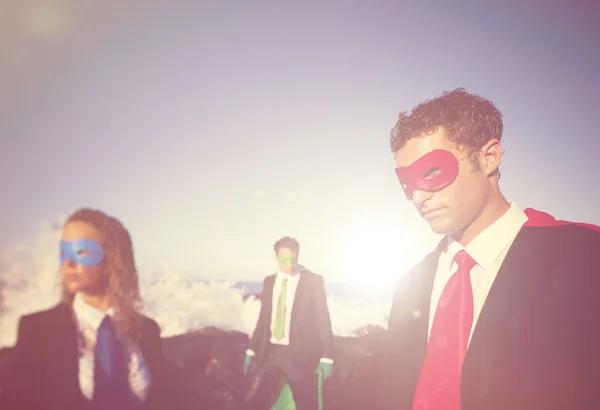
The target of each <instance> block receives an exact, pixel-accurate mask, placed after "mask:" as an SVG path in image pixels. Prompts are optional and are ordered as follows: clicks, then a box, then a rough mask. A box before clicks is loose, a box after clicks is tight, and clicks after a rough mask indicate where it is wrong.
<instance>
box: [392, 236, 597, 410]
mask: <svg viewBox="0 0 600 410" xmlns="http://www.w3.org/2000/svg"><path fill="white" fill-rule="evenodd" d="M441 250H442V247H441V246H440V247H438V249H437V250H436V251H435V252H433V253H432V254H430V255H428V256H427V257H426V258H425V259H424V261H423V262H422V263H421V264H419V265H417V266H416V267H415V268H414V269H413V270H412V271H411V272H409V273H408V274H407V275H406V276H404V277H403V278H402V279H401V281H400V283H399V284H398V287H397V289H396V293H395V297H394V302H393V306H392V310H391V314H390V318H389V332H388V335H389V336H390V339H389V346H388V354H389V355H388V360H387V364H388V366H387V368H386V371H385V375H384V380H383V381H384V386H385V388H384V391H385V403H386V405H385V409H386V410H392V409H393V410H410V409H411V405H412V400H413V397H414V393H415V387H416V385H417V380H418V377H419V374H420V371H421V366H422V364H423V359H424V356H425V350H426V347H427V329H428V320H429V304H430V297H431V291H432V286H433V278H434V275H435V271H436V268H437V260H438V256H439V253H440V252H441ZM461 402H462V406H461V410H509V409H510V410H567V409H569V410H579V409H581V410H588V409H600V232H596V231H593V230H591V229H588V228H582V227H578V226H574V225H567V226H560V227H524V228H522V229H521V231H520V232H519V234H518V235H517V237H516V239H515V241H514V242H513V245H512V246H511V248H510V250H509V251H508V254H507V256H506V259H505V260H504V262H503V264H502V267H501V269H500V271H499V272H498V276H497V277H496V280H495V282H494V284H493V286H492V288H491V290H490V293H489V294H488V297H487V299H486V302H485V305H484V307H483V310H482V312H481V315H480V317H479V320H478V323H477V325H476V328H475V330H474V333H473V337H472V339H471V343H470V346H469V349H468V351H467V355H466V358H465V362H464V364H463V373H462V385H461Z"/></svg>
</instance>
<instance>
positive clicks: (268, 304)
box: [250, 270, 334, 373]
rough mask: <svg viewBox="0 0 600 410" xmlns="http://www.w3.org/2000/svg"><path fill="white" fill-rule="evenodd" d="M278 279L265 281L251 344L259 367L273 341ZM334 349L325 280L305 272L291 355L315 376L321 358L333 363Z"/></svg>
mask: <svg viewBox="0 0 600 410" xmlns="http://www.w3.org/2000/svg"><path fill="white" fill-rule="evenodd" d="M275 276H276V275H271V276H267V277H266V278H265V280H264V283H263V291H262V294H261V307H260V313H259V316H258V322H257V324H256V329H255V330H254V334H253V336H252V339H251V340H250V348H251V349H252V350H253V351H254V352H255V353H256V354H257V360H258V363H261V362H263V361H264V360H265V359H266V357H267V348H268V346H269V342H270V340H271V312H272V309H273V286H274V285H275ZM333 349H334V339H333V331H332V329H331V319H330V317H329V309H328V308H327V299H326V298H325V286H324V281H323V277H322V276H320V275H317V274H315V273H312V272H310V271H308V270H304V271H303V272H302V273H300V278H299V280H298V288H297V289H296V295H295V297H294V306H293V307H292V316H291V323H290V350H291V352H292V353H291V355H292V356H293V360H294V362H295V363H296V364H297V365H298V366H299V367H300V368H301V369H302V370H304V371H311V372H312V373H314V371H315V369H316V368H317V365H318V363H319V360H320V359H321V358H322V357H327V358H330V359H332V360H333V354H334V351H333Z"/></svg>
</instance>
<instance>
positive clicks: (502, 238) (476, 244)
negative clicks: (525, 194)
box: [446, 202, 527, 271]
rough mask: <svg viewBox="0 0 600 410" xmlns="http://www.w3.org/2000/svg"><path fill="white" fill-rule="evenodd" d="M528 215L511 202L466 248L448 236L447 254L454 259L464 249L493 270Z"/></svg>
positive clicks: (482, 264) (481, 263)
mask: <svg viewBox="0 0 600 410" xmlns="http://www.w3.org/2000/svg"><path fill="white" fill-rule="evenodd" d="M526 221H527V215H526V214H525V212H523V211H522V210H521V209H520V208H519V207H518V206H517V204H515V203H514V202H511V203H510V208H509V209H508V210H507V211H506V212H505V213H504V215H502V216H501V217H500V218H498V219H497V220H496V221H495V222H494V223H493V224H491V225H490V226H488V227H487V228H486V229H485V230H483V231H482V232H481V233H480V234H479V235H477V236H476V237H475V239H473V240H472V241H471V242H470V243H469V244H468V245H467V246H466V247H465V248H463V247H462V245H460V244H459V243H458V242H456V241H455V240H454V239H452V238H451V237H448V247H447V251H446V252H447V254H448V256H449V257H451V258H450V260H452V259H453V258H454V255H456V253H458V251H460V250H462V249H464V250H466V251H467V253H468V254H469V255H470V256H471V257H472V258H473V259H474V260H475V262H477V264H478V265H479V266H481V267H482V268H483V269H485V270H486V271H489V270H492V269H493V266H494V263H495V262H496V260H498V257H500V255H501V254H502V252H503V251H504V250H505V249H506V247H507V246H509V245H510V244H511V243H512V241H513V240H514V239H515V237H516V236H517V234H518V233H519V230H521V227H522V226H523V224H524V223H525V222H526Z"/></svg>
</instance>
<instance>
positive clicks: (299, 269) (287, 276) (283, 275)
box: [276, 265, 304, 279]
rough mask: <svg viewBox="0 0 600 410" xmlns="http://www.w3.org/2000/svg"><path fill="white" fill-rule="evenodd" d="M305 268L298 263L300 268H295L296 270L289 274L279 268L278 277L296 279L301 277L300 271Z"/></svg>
mask: <svg viewBox="0 0 600 410" xmlns="http://www.w3.org/2000/svg"><path fill="white" fill-rule="evenodd" d="M303 270H304V267H302V266H300V265H298V268H296V269H295V270H294V272H292V274H291V275H290V274H287V273H283V272H282V271H281V270H277V273H276V275H277V277H278V278H281V279H284V278H288V279H295V278H298V277H300V273H302V271H303Z"/></svg>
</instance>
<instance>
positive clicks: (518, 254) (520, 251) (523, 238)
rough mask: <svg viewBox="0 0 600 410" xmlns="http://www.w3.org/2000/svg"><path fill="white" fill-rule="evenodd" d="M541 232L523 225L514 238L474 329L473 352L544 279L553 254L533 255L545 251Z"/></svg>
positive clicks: (512, 314) (510, 315) (526, 299)
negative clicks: (542, 246) (542, 247)
mask: <svg viewBox="0 0 600 410" xmlns="http://www.w3.org/2000/svg"><path fill="white" fill-rule="evenodd" d="M536 231H537V232H536ZM541 233H542V232H541V231H540V230H538V229H536V228H523V229H522V230H521V231H520V232H519V234H518V235H517V237H516V238H515V241H514V242H513V244H512V246H511V247H510V249H509V251H508V253H507V254H506V258H505V259H504V262H503V263H502V266H501V267H500V270H499V271H498V275H497V276H496V279H495V281H494V283H493V285H492V287H491V289H490V292H489V294H488V296H487V298H486V301H485V303H484V305H483V308H482V310H481V314H480V316H479V319H478V321H477V324H476V327H475V329H474V331H473V338H472V340H471V345H470V347H469V351H470V353H471V354H475V353H476V352H477V349H478V347H479V346H482V345H485V344H486V343H488V341H489V340H490V338H492V337H497V336H498V329H502V326H503V325H504V324H505V323H506V322H507V321H508V320H511V319H513V318H515V316H514V315H515V314H516V313H518V312H519V311H520V310H521V304H523V303H527V301H528V300H529V296H528V294H529V293H530V292H531V290H532V289H533V288H534V286H535V285H536V284H537V283H538V281H539V280H541V279H542V273H543V272H546V271H548V268H550V265H551V264H552V261H551V255H546V256H547V257H545V258H539V257H532V255H543V249H541V247H540V244H542V243H543V236H542V235H540V234H541ZM543 265H547V266H546V267H545V266H543Z"/></svg>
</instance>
